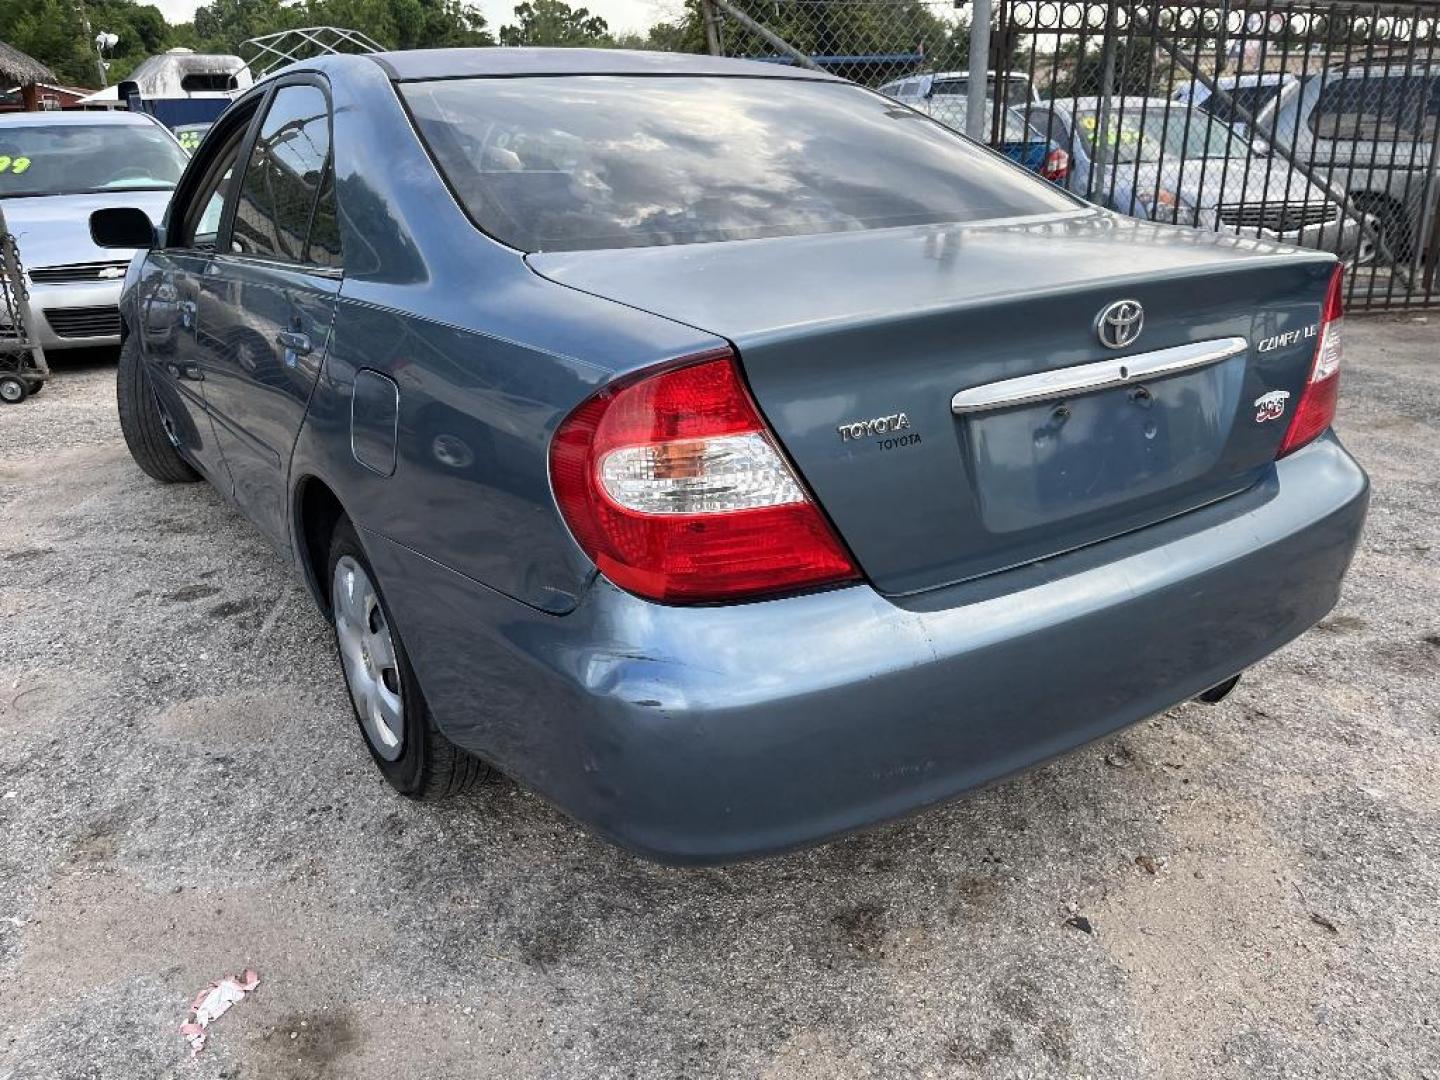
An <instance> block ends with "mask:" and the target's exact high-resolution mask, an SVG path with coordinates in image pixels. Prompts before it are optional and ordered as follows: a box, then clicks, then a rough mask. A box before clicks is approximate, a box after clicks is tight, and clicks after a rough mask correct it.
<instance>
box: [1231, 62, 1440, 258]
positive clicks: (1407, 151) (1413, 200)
mask: <svg viewBox="0 0 1440 1080" xmlns="http://www.w3.org/2000/svg"><path fill="white" fill-rule="evenodd" d="M1255 126H1256V131H1257V132H1259V133H1260V134H1261V135H1262V136H1263V137H1264V138H1266V139H1268V140H1270V141H1272V142H1274V143H1276V144H1277V145H1280V146H1283V147H1285V148H1287V149H1289V150H1290V151H1291V152H1293V153H1295V154H1296V155H1298V156H1299V158H1300V160H1302V161H1305V162H1308V163H1309V164H1310V165H1311V166H1312V167H1313V168H1315V169H1318V170H1319V171H1320V172H1321V173H1323V174H1324V175H1326V176H1327V177H1329V178H1330V182H1331V183H1333V184H1335V185H1336V186H1337V187H1340V188H1343V189H1345V190H1346V191H1347V192H1349V194H1350V197H1351V199H1353V200H1354V202H1355V205H1356V206H1358V207H1359V208H1360V209H1361V210H1363V211H1365V212H1366V213H1369V214H1372V215H1374V217H1375V219H1376V222H1377V224H1378V226H1379V228H1380V231H1381V232H1382V233H1383V235H1384V237H1385V243H1386V246H1387V247H1388V248H1389V249H1390V254H1391V257H1393V258H1395V259H1399V260H1401V261H1402V262H1409V261H1410V260H1411V259H1412V258H1417V257H1418V252H1419V251H1421V250H1423V247H1424V238H1425V237H1427V236H1429V235H1430V229H1431V227H1432V225H1431V223H1432V222H1433V221H1434V220H1435V215H1436V213H1437V212H1440V182H1437V181H1436V180H1435V172H1434V168H1435V167H1434V165H1433V164H1432V162H1431V157H1432V156H1433V155H1434V152H1435V146H1436V138H1437V136H1436V128H1437V127H1440V67H1437V66H1435V65H1433V64H1408V63H1394V62H1391V63H1375V64H1364V65H1354V66H1349V67H1343V68H1332V69H1328V70H1326V71H1324V72H1320V73H1317V74H1314V75H1307V76H1305V77H1304V78H1303V79H1300V80H1299V81H1297V82H1295V83H1292V84H1290V85H1287V86H1286V87H1285V89H1284V90H1283V91H1282V92H1281V93H1280V95H1279V96H1278V98H1277V99H1274V100H1272V101H1271V102H1270V104H1269V106H1267V107H1266V108H1265V109H1264V111H1262V112H1259V113H1257V114H1256V116H1255Z"/></svg>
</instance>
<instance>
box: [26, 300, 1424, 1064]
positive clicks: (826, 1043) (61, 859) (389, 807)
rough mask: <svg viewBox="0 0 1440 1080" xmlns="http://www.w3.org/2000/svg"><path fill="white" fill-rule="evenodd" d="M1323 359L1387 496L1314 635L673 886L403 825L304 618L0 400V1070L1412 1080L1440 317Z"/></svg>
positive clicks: (584, 843)
mask: <svg viewBox="0 0 1440 1080" xmlns="http://www.w3.org/2000/svg"><path fill="white" fill-rule="evenodd" d="M1346 333H1347V335H1348V342H1349V346H1348V347H1349V356H1348V368H1347V372H1346V375H1345V383H1344V386H1345V389H1344V403H1343V407H1342V423H1341V431H1342V434H1343V436H1344V437H1345V439H1346V441H1347V443H1348V445H1349V446H1350V448H1351V449H1352V450H1353V451H1354V452H1355V453H1356V454H1357V455H1358V456H1359V457H1360V459H1361V460H1362V461H1363V462H1364V464H1365V465H1366V466H1367V468H1369V470H1370V472H1371V475H1372V477H1373V479H1374V481H1375V500H1374V505H1373V510H1372V514H1371V518H1370V525H1369V529H1368V533H1367V535H1366V537H1365V542H1364V547H1363V552H1362V554H1361V555H1360V557H1359V559H1358V561H1357V563H1356V565H1355V568H1354V570H1353V572H1352V575H1351V578H1350V581H1349V585H1348V588H1347V591H1346V595H1345V599H1344V601H1343V603H1342V604H1341V606H1340V608H1339V609H1338V610H1337V611H1336V612H1335V613H1334V614H1333V615H1332V616H1331V617H1330V618H1329V619H1327V620H1326V621H1325V622H1324V623H1322V624H1321V626H1320V627H1319V628H1318V629H1316V630H1315V631H1312V632H1311V633H1309V634H1307V635H1306V636H1305V637H1304V638H1302V639H1301V640H1300V641H1299V642H1297V643H1295V644H1294V645H1292V646H1290V647H1289V648H1287V649H1285V650H1284V651H1283V652H1282V653H1280V654H1279V655H1277V656H1276V657H1274V658H1272V659H1271V660H1269V661H1268V662H1266V663H1264V664H1262V665H1261V666H1260V667H1258V668H1256V669H1255V670H1254V671H1252V672H1251V673H1250V674H1249V676H1248V677H1247V679H1246V680H1245V681H1244V682H1242V684H1241V686H1240V688H1239V690H1238V691H1237V692H1236V693H1235V694H1234V696H1232V697H1231V698H1230V699H1229V701H1227V702H1226V703H1225V704H1223V705H1221V706H1220V707H1218V708H1207V707H1204V706H1200V705H1188V706H1185V707H1183V708H1180V709H1176V710H1174V711H1173V712H1171V713H1169V714H1167V715H1165V716H1161V717H1158V718H1156V719H1154V720H1152V721H1150V722H1148V723H1145V724H1142V725H1139V726H1138V727H1136V728H1133V729H1131V730H1130V731H1127V732H1126V733H1124V734H1123V735H1121V736H1120V737H1118V738H1116V739H1113V740H1111V741H1109V742H1107V743H1104V744H1102V745H1097V746H1094V747H1091V748H1088V749H1085V750H1083V751H1081V752H1079V753H1076V754H1073V755H1071V756H1069V757H1067V758H1065V759H1063V760H1061V761H1058V762H1056V763H1053V764H1051V765H1049V766H1047V767H1045V768H1043V769H1040V770H1038V771H1036V772H1033V773H1031V774H1029V775H1027V776H1024V777H1022V778H1020V779H1017V780H1014V781H1012V782H1009V783H1006V784H1003V785H1000V786H998V787H996V788H993V789H991V790H988V791H986V792H983V793H981V794H978V795H975V796H973V797H970V798H967V799H964V800H962V801H960V802H957V803H955V804H953V805H951V806H949V807H946V808H944V809H941V810H938V811H935V812H932V813H928V814H926V815H924V816H922V817H919V818H917V819H914V820H911V821H908V822H905V823H902V824H898V825H893V826H889V827H886V828H883V829H880V830H877V831H875V832H872V833H870V834H868V835H865V836H861V837H857V838H852V839H849V840H845V841H843V842H840V843H835V844H832V845H830V846H827V847H823V848H820V849H817V850H813V851H809V852H805V853H802V854H798V855H793V856H790V857H787V858H783V859H776V860H773V861H769V862H764V863H759V864H752V865H745V866H740V867H733V868H726V869H719V870H700V871H695V870H689V871H686V870H673V869H665V868H660V867H656V866H652V865H649V864H646V863H642V862H639V861H637V860H636V859H634V858H632V857H630V856H628V855H626V854H623V853H621V852H619V851H617V850H615V849H613V848H611V847H609V846H607V845H606V844H604V843H601V842H598V841H596V840H593V839H591V838H589V837H587V836H586V835H585V834H584V833H582V832H581V831H580V830H579V829H577V828H576V827H575V826H573V825H572V824H570V823H569V822H568V821H567V820H565V819H564V818H562V817H561V816H560V815H558V814H557V813H555V812H554V811H552V810H550V809H549V808H548V807H546V806H545V805H544V804H543V803H541V802H540V801H539V800H538V799H536V798H534V797H532V796H530V795H528V794H526V793H525V792H523V791H520V790H518V789H517V788H515V787H513V786H510V785H506V784H501V785H497V786H493V787H487V788H486V789H484V790H483V791H481V792H480V793H479V794H478V795H477V796H475V797H472V798H466V799H463V800H460V801H456V802H452V803H450V804H447V805H444V806H443V807H439V808H436V807H430V806H416V805H413V804H410V803H408V802H405V801H403V800H401V799H399V798H397V797H395V796H394V795H392V794H391V793H390V791H389V790H388V789H387V788H386V787H385V786H384V785H383V784H382V782H381V781H380V780H379V779H378V777H377V774H376V773H375V772H374V771H373V770H372V768H371V766H370V763H369V760H368V758H367V757H366V754H365V751H364V749H363V747H362V745H361V742H360V739H359V737H358V735H357V734H356V733H355V732H354V731H353V730H352V726H353V720H352V718H351V714H350V709H349V706H348V704H347V702H346V701H345V699H344V696H343V694H344V691H343V689H342V686H341V682H340V675H339V671H338V667H337V664H336V661H335V660H334V658H333V654H332V646H331V643H330V638H329V634H328V631H327V628H326V625H325V623H324V622H323V621H322V620H321V618H320V616H319V615H317V614H316V612H315V611H314V609H313V607H312V605H311V603H310V601H309V599H308V597H307V595H306V594H305V593H304V592H302V590H301V588H300V587H299V586H298V584H296V583H295V582H294V581H293V580H292V579H291V578H290V577H289V575H288V573H287V571H286V570H285V569H284V568H283V567H282V565H281V563H280V562H279V560H278V559H277V558H276V556H275V555H274V554H272V552H271V551H270V550H269V549H268V548H267V547H266V546H265V544H264V542H263V541H262V540H261V539H260V538H259V536H258V535H257V534H256V533H255V532H254V531H253V530H252V529H251V528H250V527H249V526H248V525H247V524H246V523H245V522H244V521H243V520H242V519H241V518H240V517H239V516H238V515H237V514H236V513H234V512H233V511H232V510H230V509H229V508H228V507H227V506H226V505H225V504H224V503H223V502H222V501H221V500H220V498H219V497H218V496H217V495H215V494H214V493H213V492H212V491H210V490H209V489H208V488H207V487H204V486H202V485H191V486H184V487H169V488H166V487H161V486H159V485H157V484H153V483H151V482H149V481H148V480H146V479H145V478H144V477H143V476H142V475H141V474H140V473H139V472H138V471H137V470H136V469H135V468H134V467H133V466H132V465H131V464H130V462H129V460H128V458H127V456H126V452H125V448H124V445H123V444H122V442H121V441H120V437H119V432H118V429H117V426H116V420H115V408H114V402H113V368H112V367H110V366H108V365H107V364H105V363H97V362H95V361H93V360H92V361H89V362H85V363H82V364H79V365H73V364H72V365H71V366H69V367H66V368H64V369H63V370H62V371H61V373H60V375H59V377H58V378H57V379H56V380H55V382H53V383H52V384H51V385H50V386H49V387H48V388H47V389H46V391H45V392H44V393H43V394H42V395H40V396H39V397H38V398H36V399H35V400H33V401H31V402H29V403H26V404H25V405H23V406H19V407H6V406H0V659H3V668H0V835H3V838H4V839H3V844H0V1077H5V1078H10V1077H17V1078H18V1077H25V1078H30V1077H66V1078H70V1077H91V1076H94V1077H115V1078H124V1080H135V1078H139V1077H155V1076H175V1077H201V1078H209V1077H253V1078H264V1080H270V1078H281V1080H283V1078H289V1077H295V1078H298V1077H346V1078H350V1077H355V1078H362V1080H363V1078H368V1077H387V1078H393V1077H402V1076H403V1077H409V1076H416V1077H422V1076H423V1077H426V1078H440V1077H451V1076H467V1077H470V1076H497V1077H498V1076H504V1077H532V1076H553V1077H579V1076H592V1075H593V1076H640V1077H652V1076H657V1077H659V1076H664V1077H671V1076H674V1077H679V1076H684V1077H699V1076H763V1077H830V1076H835V1077H868V1076H885V1077H891V1076H901V1077H903V1076H944V1077H952V1076H987V1077H989V1076H995V1077H1011V1076H1026V1077H1028V1076H1094V1077H1105V1078H1112V1077H1122V1078H1123V1077H1161V1076H1163V1077H1197V1078H1199V1077H1204V1078H1207V1080H1208V1078H1212V1077H1235V1078H1242V1077H1243V1078H1251V1077H1272V1076H1274V1077H1279V1076H1285V1077H1304V1078H1310V1077H1350V1076H1354V1077H1361V1076H1364V1077H1395V1078H1400V1077H1404V1078H1411V1077H1427V1076H1428V1077H1431V1078H1432V1080H1434V1078H1440V1004H1437V1002H1440V918H1437V897H1440V857H1437V852H1440V679H1437V677H1436V675H1437V669H1440V527H1437V525H1436V509H1437V506H1440V438H1437V434H1440V316H1434V315H1432V316H1431V317H1430V320H1429V322H1419V321H1415V320H1411V319H1404V320H1400V321H1392V322H1380V321H1361V320H1358V319H1352V320H1350V322H1349V325H1348V326H1347V329H1346ZM1176 614H1177V617H1183V615H1184V613H1183V612H1177V613H1176ZM1057 692H1060V693H1063V685H1057ZM1072 914H1079V915H1083V916H1084V917H1085V919H1088V922H1089V925H1090V927H1091V929H1092V931H1093V933H1086V932H1084V931H1082V930H1080V929H1076V928H1075V927H1074V926H1072V925H1067V919H1068V918H1069V917H1070V916H1071V915H1072ZM245 965H254V966H255V967H257V968H258V969H259V970H260V972H261V975H262V978H263V982H262V984H261V986H260V988H259V990H258V991H257V992H256V993H255V994H254V995H253V996H252V997H251V998H249V999H247V1000H246V1001H244V1002H242V1003H241V1004H239V1005H237V1006H236V1007H235V1008H234V1009H233V1010H232V1011H231V1012H230V1013H229V1014H228V1015H226V1016H225V1017H223V1018H222V1019H221V1020H220V1021H219V1022H218V1023H217V1025H216V1026H215V1027H214V1028H213V1029H212V1030H213V1032H214V1034H213V1036H212V1039H211V1044H210V1046H209V1047H208V1048H207V1049H206V1051H205V1053H204V1055H203V1056H202V1057H201V1058H200V1060H199V1062H198V1063H196V1064H191V1063H190V1062H189V1060H188V1050H187V1048H186V1047H185V1046H184V1044H183V1043H182V1041H181V1039H180V1038H179V1036H178V1035H177V1033H176V1027H177V1025H178V1024H179V1023H180V1021H181V1019H182V1018H183V1016H184V1012H185V1008H186V1004H187V1002H188V999H189V998H190V997H191V995H192V994H193V993H194V992H195V991H196V990H197V989H198V988H199V987H201V986H203V985H204V984H205V983H206V982H208V981H209V980H210V979H212V978H215V977H217V976H219V975H221V974H223V973H225V972H232V971H233V972H238V971H239V970H240V969H241V968H242V967H244V966H245Z"/></svg>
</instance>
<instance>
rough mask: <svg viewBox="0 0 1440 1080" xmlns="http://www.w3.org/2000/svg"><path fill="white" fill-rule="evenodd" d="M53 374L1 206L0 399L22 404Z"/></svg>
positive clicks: (38, 390)
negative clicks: (42, 346)
mask: <svg viewBox="0 0 1440 1080" xmlns="http://www.w3.org/2000/svg"><path fill="white" fill-rule="evenodd" d="M49 377H50V368H49V366H48V365H47V364H46V363H45V350H44V349H42V348H41V347H40V342H39V341H38V340H36V336H35V321H34V319H33V318H32V317H31V315H30V293H29V291H28V290H27V289H26V287H25V268H24V266H23V265H21V262H20V248H19V246H18V245H17V244H16V242H15V237H14V236H13V235H12V234H11V233H10V231H9V230H8V228H7V227H6V225H5V211H4V208H3V207H0V402H4V403H5V404H7V405H18V404H19V403H20V402H22V401H24V400H25V399H26V398H27V397H29V396H30V395H31V394H38V393H39V392H40V390H41V388H42V387H43V386H44V385H45V380H46V379H48V378H49Z"/></svg>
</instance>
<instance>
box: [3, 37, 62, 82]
mask: <svg viewBox="0 0 1440 1080" xmlns="http://www.w3.org/2000/svg"><path fill="white" fill-rule="evenodd" d="M56 81H57V80H56V78H55V73H54V72H53V71H51V70H50V69H49V68H47V67H46V66H45V65H44V64H42V63H40V61H39V60H36V59H35V58H34V57H33V56H26V55H25V54H24V53H23V52H21V51H20V50H19V49H16V48H13V47H12V46H9V45H6V44H5V42H3V41H0V83H4V84H5V85H7V86H15V85H19V86H28V85H29V84H31V83H38V82H43V83H54V82H56Z"/></svg>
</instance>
